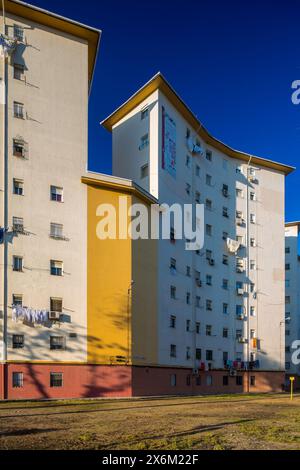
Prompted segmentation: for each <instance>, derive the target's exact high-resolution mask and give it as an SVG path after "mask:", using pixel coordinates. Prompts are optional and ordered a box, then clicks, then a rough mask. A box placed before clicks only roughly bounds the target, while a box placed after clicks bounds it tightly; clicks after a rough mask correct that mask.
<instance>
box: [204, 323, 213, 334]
mask: <svg viewBox="0 0 300 470" xmlns="http://www.w3.org/2000/svg"><path fill="white" fill-rule="evenodd" d="M211 333H212V326H211V325H206V327H205V334H206V336H211Z"/></svg>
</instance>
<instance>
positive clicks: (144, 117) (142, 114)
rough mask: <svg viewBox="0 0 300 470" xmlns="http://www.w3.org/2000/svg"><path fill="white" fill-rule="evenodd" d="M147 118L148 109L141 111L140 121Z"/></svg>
mask: <svg viewBox="0 0 300 470" xmlns="http://www.w3.org/2000/svg"><path fill="white" fill-rule="evenodd" d="M148 116H149V109H148V108H145V109H142V111H141V120H142V121H143V119H146V118H147V117H148Z"/></svg>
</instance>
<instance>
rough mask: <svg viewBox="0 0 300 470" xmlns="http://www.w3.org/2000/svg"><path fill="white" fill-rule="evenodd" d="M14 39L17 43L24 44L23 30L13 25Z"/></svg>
mask: <svg viewBox="0 0 300 470" xmlns="http://www.w3.org/2000/svg"><path fill="white" fill-rule="evenodd" d="M14 38H15V39H17V41H20V42H24V28H23V27H22V26H20V25H18V24H14Z"/></svg>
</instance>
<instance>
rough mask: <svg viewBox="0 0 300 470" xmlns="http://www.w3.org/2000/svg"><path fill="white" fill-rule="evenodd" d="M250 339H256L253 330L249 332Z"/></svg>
mask: <svg viewBox="0 0 300 470" xmlns="http://www.w3.org/2000/svg"><path fill="white" fill-rule="evenodd" d="M250 338H251V339H253V338H256V331H255V330H250Z"/></svg>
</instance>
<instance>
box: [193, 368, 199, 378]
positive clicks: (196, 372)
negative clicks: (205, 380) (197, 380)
mask: <svg viewBox="0 0 300 470" xmlns="http://www.w3.org/2000/svg"><path fill="white" fill-rule="evenodd" d="M193 375H194V376H196V377H197V376H198V375H199V369H196V368H195V369H193Z"/></svg>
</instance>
